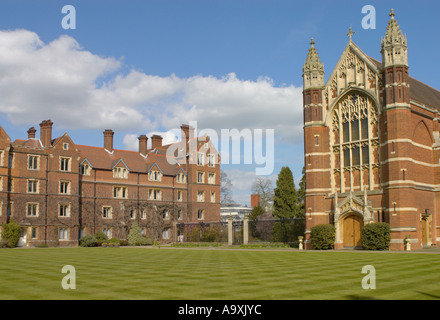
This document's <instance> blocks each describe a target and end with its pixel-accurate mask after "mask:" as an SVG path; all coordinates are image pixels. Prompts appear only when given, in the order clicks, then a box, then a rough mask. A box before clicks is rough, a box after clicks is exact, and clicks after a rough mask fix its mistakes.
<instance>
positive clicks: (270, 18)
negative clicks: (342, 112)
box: [0, 0, 440, 205]
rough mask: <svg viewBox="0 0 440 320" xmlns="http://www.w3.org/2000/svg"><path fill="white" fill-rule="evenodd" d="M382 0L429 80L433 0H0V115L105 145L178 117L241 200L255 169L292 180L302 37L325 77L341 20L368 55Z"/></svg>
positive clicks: (383, 16) (122, 145)
mask: <svg viewBox="0 0 440 320" xmlns="http://www.w3.org/2000/svg"><path fill="white" fill-rule="evenodd" d="M65 6H71V7H68V8H70V9H71V8H73V9H74V10H64V11H63V8H64V7H65ZM365 6H370V7H371V6H372V7H373V8H374V10H375V19H374V22H375V25H374V27H375V28H368V29H366V28H364V26H363V24H362V21H365V19H366V16H367V15H369V14H371V11H368V12H366V11H364V12H362V9H363V8H364V7H365ZM391 8H394V10H395V13H396V19H397V20H398V22H399V25H400V27H401V29H402V31H403V33H404V34H406V35H407V38H408V46H409V67H410V75H411V76H412V77H414V78H417V79H418V80H420V81H422V82H425V83H426V84H428V85H430V86H432V87H434V88H437V89H440V85H439V83H438V77H437V75H436V71H437V70H439V69H440V66H439V63H438V52H439V51H440V41H439V40H440V39H439V38H440V33H439V30H440V20H439V19H438V12H439V9H440V4H439V2H438V1H433V0H430V1H426V0H420V1H417V2H414V1H409V0H400V1H389V0H388V1H387V0H382V1H358V0H344V1H343V0H333V1H328V0H325V1H324V0H321V1H319V0H317V1H312V2H311V1H295V0H125V1H122V0H93V1H90V0H69V1H68V0H65V1H64V0H26V1H25V0H1V1H0V125H1V126H2V127H3V128H4V129H5V130H6V132H7V133H8V134H9V136H10V137H11V139H12V140H15V139H25V138H26V137H27V133H26V131H27V130H28V129H29V128H30V127H32V126H34V127H35V128H36V129H37V130H39V123H40V122H41V121H43V120H46V119H51V120H52V121H53V122H54V127H53V136H54V137H57V136H61V135H62V134H63V133H64V132H68V134H69V135H70V136H71V137H72V139H73V141H74V142H75V143H76V144H83V145H92V146H103V134H102V132H103V131H104V130H105V129H113V130H114V131H115V136H114V139H115V142H114V144H115V145H114V147H115V148H117V149H129V150H136V149H137V137H138V136H139V135H140V134H147V135H149V136H150V135H152V134H154V133H160V134H162V135H163V136H164V143H169V142H173V141H176V140H178V139H180V129H179V128H180V125H181V124H183V123H189V122H192V123H193V124H196V126H197V130H198V132H203V130H205V132H211V133H212V134H213V135H215V134H216V135H217V137H216V138H217V139H214V140H215V142H216V143H217V147H218V149H219V151H220V152H223V153H222V155H224V156H222V159H223V161H224V163H222V166H221V168H222V170H224V171H225V172H226V173H227V175H228V177H229V178H230V179H231V181H232V185H233V190H232V192H233V198H234V200H235V201H236V202H237V203H239V204H243V205H249V204H250V194H251V192H252V191H251V185H252V182H253V181H254V180H255V178H256V177H257V174H258V175H263V176H265V177H267V178H270V179H271V180H272V181H273V182H274V186H275V182H276V178H277V175H278V173H279V171H280V170H281V168H282V167H283V166H287V167H289V168H290V169H291V170H292V172H293V175H294V179H295V183H296V185H297V186H298V182H299V180H300V178H301V171H302V167H303V157H304V155H303V150H304V147H303V133H302V125H303V123H302V66H303V64H304V61H305V59H306V56H307V52H308V49H309V47H310V39H311V38H312V37H313V38H314V40H315V42H316V44H315V47H316V48H317V50H318V53H319V56H320V58H321V61H322V62H323V63H324V66H325V72H326V79H327V77H328V76H329V75H330V74H331V72H332V70H333V68H334V67H335V65H336V63H337V62H338V59H339V57H340V55H341V54H342V52H343V50H344V48H345V46H346V45H347V43H348V37H347V35H346V34H347V32H348V29H349V28H350V27H351V28H352V29H353V30H354V31H355V34H354V35H353V41H354V42H355V43H356V44H357V45H358V46H359V47H360V48H361V49H362V50H363V51H364V52H365V53H366V54H367V55H369V56H371V57H373V58H376V59H377V60H381V55H380V42H381V38H382V37H383V36H384V34H385V31H386V26H387V23H388V20H389V13H390V10H391ZM369 17H372V16H369ZM369 21H370V22H371V21H372V20H369ZM370 26H372V25H371V23H370ZM69 27H71V28H69ZM72 27H74V28H72ZM433 71H434V72H433ZM233 129H237V131H238V132H239V133H243V136H244V133H246V134H248V136H247V137H249V135H250V137H251V139H248V140H246V141H245V142H242V143H241V145H239V147H240V150H239V153H240V155H241V157H239V159H238V161H235V162H234V163H233V161H232V155H233V154H235V156H236V155H237V154H236V152H235V151H233V149H232V145H233V142H232V141H231V142H230V143H229V145H228V143H225V140H226V139H224V138H223V136H222V134H221V133H222V130H223V132H232V130H233ZM272 133H273V142H274V143H273V145H272V143H271V137H272V135H271V134H272ZM37 136H39V132H37ZM261 141H262V142H261ZM222 143H224V145H223V144H222ZM222 146H224V147H223V148H222ZM228 146H230V147H231V148H230V149H229V148H227V147H228ZM249 146H250V147H251V148H250V149H246V147H249ZM271 146H273V152H272V149H271ZM249 150H250V151H249ZM272 160H273V161H272ZM258 169H260V170H258Z"/></svg>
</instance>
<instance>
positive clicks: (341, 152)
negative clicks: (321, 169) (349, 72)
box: [331, 92, 378, 192]
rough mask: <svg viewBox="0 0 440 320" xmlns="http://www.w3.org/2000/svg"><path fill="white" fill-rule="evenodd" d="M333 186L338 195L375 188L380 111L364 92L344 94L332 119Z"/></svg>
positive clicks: (335, 108) (334, 110)
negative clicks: (374, 174) (348, 191)
mask: <svg viewBox="0 0 440 320" xmlns="http://www.w3.org/2000/svg"><path fill="white" fill-rule="evenodd" d="M331 126H332V128H331V135H332V137H331V143H332V146H331V147H332V168H333V170H332V172H333V174H332V180H333V181H332V185H333V188H334V189H335V191H336V190H338V192H346V191H347V190H353V191H356V190H358V191H360V190H363V188H364V187H363V186H365V185H367V187H368V188H369V189H373V188H374V181H373V173H372V170H373V169H374V168H376V167H378V156H377V152H378V132H377V111H376V107H375V105H374V102H373V101H372V100H371V99H370V98H368V97H367V96H366V95H363V94H361V93H353V92H352V93H349V94H347V95H345V96H344V97H343V98H342V99H341V100H340V101H339V103H338V104H337V105H336V106H335V107H334V109H333V114H332V116H331Z"/></svg>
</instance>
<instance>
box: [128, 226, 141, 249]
mask: <svg viewBox="0 0 440 320" xmlns="http://www.w3.org/2000/svg"><path fill="white" fill-rule="evenodd" d="M127 240H128V243H129V244H130V245H131V246H135V245H137V244H138V243H141V240H142V234H141V227H140V226H139V224H138V223H137V221H135V222H133V224H132V225H131V228H130V232H129V233H128V237H127Z"/></svg>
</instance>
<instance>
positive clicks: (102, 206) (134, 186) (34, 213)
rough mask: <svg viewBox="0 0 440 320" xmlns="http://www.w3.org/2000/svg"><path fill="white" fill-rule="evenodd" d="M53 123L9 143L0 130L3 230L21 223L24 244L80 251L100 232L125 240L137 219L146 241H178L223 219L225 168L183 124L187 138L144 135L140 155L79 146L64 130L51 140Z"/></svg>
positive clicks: (108, 136)
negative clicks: (188, 227)
mask: <svg viewBox="0 0 440 320" xmlns="http://www.w3.org/2000/svg"><path fill="white" fill-rule="evenodd" d="M52 126H53V123H52V122H51V121H50V120H47V121H43V122H42V123H41V124H40V138H39V139H38V138H36V130H35V129H34V128H31V129H29V131H28V139H26V140H15V141H13V142H12V141H11V139H10V137H9V136H8V135H7V133H6V132H5V131H4V130H3V128H1V127H0V225H1V224H3V223H5V222H7V221H9V220H11V219H12V220H14V221H16V222H18V223H19V224H20V225H21V226H22V230H23V232H22V237H21V239H20V242H21V245H29V246H34V245H38V244H43V243H44V244H47V245H49V246H56V245H59V246H76V245H78V242H79V239H80V238H81V237H82V236H83V235H86V234H94V233H95V232H96V231H103V232H104V233H106V234H107V236H108V237H109V238H111V237H115V238H118V239H126V238H127V235H128V232H129V230H130V226H131V224H132V223H133V222H134V221H137V222H138V223H139V225H140V227H141V229H142V232H143V234H144V235H145V236H147V237H150V238H152V239H156V240H160V241H162V242H172V241H176V240H177V237H178V236H179V235H180V231H179V228H178V227H177V226H178V224H181V223H185V224H191V223H195V224H196V223H200V222H203V223H209V222H219V221H220V164H219V161H218V160H219V159H218V154H217V151H216V150H215V148H214V146H213V145H212V143H211V142H210V140H209V137H207V136H203V137H199V138H197V137H194V129H193V128H192V127H190V126H188V125H182V126H181V130H182V141H180V142H177V143H174V144H170V145H162V137H161V136H157V135H156V136H153V137H151V148H149V149H148V148H147V143H148V138H147V137H146V136H145V135H141V136H140V137H139V138H138V139H139V150H138V151H126V150H117V149H114V148H113V135H114V133H113V131H112V130H105V131H104V147H92V146H85V145H76V144H75V143H74V142H73V141H72V139H71V138H70V137H69V135H68V134H67V133H65V134H64V135H62V136H61V137H58V138H56V139H53V138H52Z"/></svg>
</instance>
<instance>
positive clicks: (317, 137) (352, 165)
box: [303, 10, 440, 250]
mask: <svg viewBox="0 0 440 320" xmlns="http://www.w3.org/2000/svg"><path fill="white" fill-rule="evenodd" d="M347 35H348V36H349V42H348V44H347V46H346V48H345V50H344V52H343V54H342V56H341V57H340V59H339V61H338V63H337V64H336V67H335V68H334V70H333V71H332V73H331V74H330V76H329V78H328V80H327V81H326V82H324V65H323V64H322V63H321V61H320V58H319V56H318V53H317V50H316V48H315V42H314V41H313V39H312V41H311V47H310V49H309V52H308V55H307V59H306V61H305V64H304V67H303V80H304V83H303V84H304V92H303V103H304V149H305V150H304V151H305V158H304V161H305V167H306V197H305V211H306V237H305V240H306V241H305V243H306V248H311V244H310V229H311V228H312V227H313V226H315V225H319V224H333V225H334V226H335V228H336V243H335V249H341V248H359V247H361V245H362V243H361V228H362V227H363V226H364V225H366V224H370V223H373V222H386V223H388V224H390V227H391V244H390V249H391V250H404V239H405V238H410V243H411V246H412V248H420V247H423V246H435V245H438V244H439V243H440V124H439V118H440V91H438V90H436V89H434V88H432V87H430V86H428V85H426V84H424V83H422V82H420V81H418V80H416V79H414V78H412V77H410V76H409V63H408V45H407V38H406V36H405V35H404V34H403V33H402V31H401V30H400V27H399V25H398V22H397V20H396V19H395V13H394V10H392V11H391V13H390V20H389V22H388V26H387V30H386V33H385V36H384V37H383V38H382V42H381V54H382V61H377V60H375V59H373V58H371V57H369V56H368V55H367V54H365V53H364V52H363V51H362V50H361V49H360V48H359V47H358V46H357V45H356V44H355V43H354V42H353V40H352V35H353V32H352V31H351V29H350V31H349V33H348V34H347Z"/></svg>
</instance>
